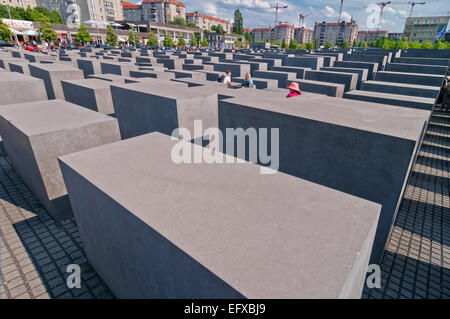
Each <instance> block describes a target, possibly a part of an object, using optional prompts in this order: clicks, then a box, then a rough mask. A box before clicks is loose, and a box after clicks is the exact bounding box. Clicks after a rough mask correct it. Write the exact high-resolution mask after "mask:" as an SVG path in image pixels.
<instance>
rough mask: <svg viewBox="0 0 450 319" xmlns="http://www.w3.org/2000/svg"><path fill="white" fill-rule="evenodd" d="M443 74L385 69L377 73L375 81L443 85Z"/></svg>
mask: <svg viewBox="0 0 450 319" xmlns="http://www.w3.org/2000/svg"><path fill="white" fill-rule="evenodd" d="M443 80H444V76H443V75H435V74H422V73H407V72H392V71H383V72H377V73H376V74H375V81H381V82H396V83H405V84H416V85H426V86H441V85H442V82H443Z"/></svg>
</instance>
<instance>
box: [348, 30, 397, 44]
mask: <svg viewBox="0 0 450 319" xmlns="http://www.w3.org/2000/svg"><path fill="white" fill-rule="evenodd" d="M388 35H389V33H388V32H387V31H385V30H379V31H358V35H357V36H356V42H358V43H360V42H372V41H377V39H378V38H382V37H386V38H387V37H388Z"/></svg>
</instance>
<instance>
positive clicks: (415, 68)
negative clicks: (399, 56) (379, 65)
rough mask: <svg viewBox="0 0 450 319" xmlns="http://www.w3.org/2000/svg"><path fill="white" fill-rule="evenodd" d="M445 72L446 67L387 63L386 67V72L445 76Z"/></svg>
mask: <svg viewBox="0 0 450 319" xmlns="http://www.w3.org/2000/svg"><path fill="white" fill-rule="evenodd" d="M447 70H448V66H441V65H422V64H404V63H388V65H387V66H386V71H390V72H403V73H423V74H436V75H446V74H447Z"/></svg>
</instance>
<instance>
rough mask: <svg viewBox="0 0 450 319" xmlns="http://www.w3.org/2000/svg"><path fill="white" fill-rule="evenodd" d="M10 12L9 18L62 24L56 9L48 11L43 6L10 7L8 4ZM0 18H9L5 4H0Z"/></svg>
mask: <svg viewBox="0 0 450 319" xmlns="http://www.w3.org/2000/svg"><path fill="white" fill-rule="evenodd" d="M8 7H9V10H10V12H11V18H12V19H15V20H25V21H34V22H49V23H58V24H64V21H63V19H62V18H61V15H60V14H59V12H58V11H55V10H54V11H49V10H47V9H46V8H43V7H35V8H33V9H30V7H28V8H27V9H24V8H21V7H11V6H8ZM0 18H4V19H9V14H8V10H7V9H6V6H5V5H2V4H1V5H0Z"/></svg>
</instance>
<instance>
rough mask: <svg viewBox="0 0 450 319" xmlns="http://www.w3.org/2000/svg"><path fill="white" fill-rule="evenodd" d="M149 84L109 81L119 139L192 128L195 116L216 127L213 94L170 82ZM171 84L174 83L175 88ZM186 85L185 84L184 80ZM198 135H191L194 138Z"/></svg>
mask: <svg viewBox="0 0 450 319" xmlns="http://www.w3.org/2000/svg"><path fill="white" fill-rule="evenodd" d="M171 83H173V85H167V84H166V83H161V81H156V82H155V83H151V85H146V83H136V84H128V85H118V84H112V85H111V93H112V98H113V103H114V110H115V112H116V118H117V119H118V120H119V126H120V132H121V136H122V138H123V139H127V138H131V137H135V136H139V135H143V134H147V133H152V132H155V131H157V132H161V133H164V134H167V135H171V134H172V132H173V131H174V130H175V129H177V128H188V129H189V130H190V131H191V132H193V129H192V127H193V125H194V121H195V120H202V121H203V123H204V125H207V126H208V127H217V121H218V117H217V107H218V106H217V103H218V98H217V94H208V93H205V94H199V93H196V92H194V91H191V89H188V88H183V87H181V86H179V85H181V84H183V83H176V82H171ZM175 85H178V86H177V87H176V88H175V87H174V86H175ZM186 86H187V84H186ZM197 137H200V136H195V137H193V138H197Z"/></svg>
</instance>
